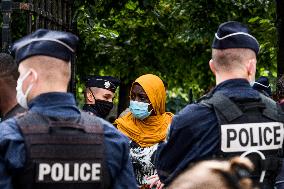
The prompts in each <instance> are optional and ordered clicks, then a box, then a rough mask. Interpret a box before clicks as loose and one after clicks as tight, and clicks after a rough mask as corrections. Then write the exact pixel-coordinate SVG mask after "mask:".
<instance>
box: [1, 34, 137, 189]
mask: <svg viewBox="0 0 284 189" xmlns="http://www.w3.org/2000/svg"><path fill="white" fill-rule="evenodd" d="M77 42H78V38H77V37H76V36H75V35H73V34H71V33H66V32H59V31H50V30H45V29H39V30H37V31H36V32H34V33H32V34H30V35H28V36H26V37H24V38H22V39H20V40H19V41H17V42H16V43H15V44H14V45H13V49H12V50H13V52H14V53H15V60H16V62H17V63H19V68H18V70H19V73H20V76H19V79H18V82H17V101H18V102H19V104H20V105H21V106H23V107H24V108H27V109H29V110H28V111H27V113H26V114H24V115H21V116H18V117H15V118H11V119H8V120H6V121H4V122H2V123H1V124H0V127H1V130H0V159H1V160H0V188H2V189H12V188H14V189H17V188H22V189H38V188H40V189H46V188H52V189H56V188H61V189H64V188H74V189H75V188H78V189H79V188H80V189H81V188H82V189H87V188H116V189H125V188H135V187H136V183H135V178H134V173H133V170H132V167H131V163H130V161H129V149H128V140H127V139H126V137H124V136H123V135H122V134H120V133H119V132H118V131H116V130H115V129H114V128H113V126H112V125H111V124H109V123H108V122H106V121H104V120H102V119H100V118H97V117H95V116H91V115H89V114H87V113H84V112H80V111H79V109H78V108H77V107H76V103H75V99H74V97H73V95H72V94H70V93H67V92H66V91H67V86H68V83H69V81H70V74H71V67H70V60H71V58H72V57H73V56H74V53H75V49H76V45H77Z"/></svg>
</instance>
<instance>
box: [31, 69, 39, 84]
mask: <svg viewBox="0 0 284 189" xmlns="http://www.w3.org/2000/svg"><path fill="white" fill-rule="evenodd" d="M31 73H32V79H31V82H32V83H35V82H37V81H38V73H37V72H36V71H35V70H34V69H32V68H31Z"/></svg>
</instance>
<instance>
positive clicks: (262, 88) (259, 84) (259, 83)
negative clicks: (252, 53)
mask: <svg viewBox="0 0 284 189" xmlns="http://www.w3.org/2000/svg"><path fill="white" fill-rule="evenodd" d="M252 88H253V89H255V90H257V91H258V92H260V93H262V94H264V95H265V96H267V97H271V96H272V92H271V86H270V84H269V79H268V78H267V77H265V76H260V77H259V78H258V79H257V80H256V81H255V82H254V84H253V86H252Z"/></svg>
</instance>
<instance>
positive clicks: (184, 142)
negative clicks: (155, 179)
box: [156, 21, 283, 188]
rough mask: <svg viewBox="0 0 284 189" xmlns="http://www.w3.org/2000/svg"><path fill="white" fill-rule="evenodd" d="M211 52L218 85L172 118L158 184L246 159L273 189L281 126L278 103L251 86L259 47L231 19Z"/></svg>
mask: <svg viewBox="0 0 284 189" xmlns="http://www.w3.org/2000/svg"><path fill="white" fill-rule="evenodd" d="M212 48H213V49H212V59H211V60H210V62H209V66H210V68H211V70H212V72H213V74H214V75H215V77H216V84H217V85H216V87H215V88H214V89H213V90H212V91H211V92H210V93H209V94H207V95H206V96H205V97H203V98H202V99H201V100H200V101H199V102H198V103H194V104H190V105H187V106H186V107H185V108H184V109H183V110H181V111H180V112H179V113H178V114H177V115H176V116H175V117H174V119H173V122H172V125H171V127H170V131H169V136H168V140H167V142H166V143H165V144H163V145H161V147H160V148H159V149H158V152H157V158H156V159H157V161H156V168H157V170H158V175H159V177H160V180H161V181H162V182H163V183H165V184H166V185H168V184H169V183H170V182H171V181H172V180H173V179H174V178H175V177H176V176H177V175H178V174H179V173H180V172H181V171H182V170H184V169H185V168H186V167H187V166H188V165H189V164H190V163H194V162H197V161H199V160H204V159H211V158H228V157H231V156H235V155H242V156H247V157H249V158H250V159H251V160H252V161H253V163H254V165H255V172H254V173H252V174H251V177H252V178H253V179H254V181H255V183H256V184H258V183H260V186H261V187H262V188H273V185H274V182H275V177H276V174H277V172H278V168H279V167H280V166H279V165H280V163H281V160H280V158H279V157H278V154H281V148H282V143H283V123H282V121H281V120H280V113H279V111H280V110H279V109H278V108H277V106H276V103H275V102H274V101H273V100H271V99H269V98H267V97H266V96H264V95H262V94H260V93H258V92H257V91H256V90H254V89H252V87H251V85H250V83H253V82H254V78H255V72H256V55H257V54H258V51H259V44H258V42H257V40H256V39H255V38H254V37H253V36H252V35H250V34H249V31H248V29H247V27H246V26H244V25H243V24H241V23H239V22H234V21H230V22H226V23H223V24H221V25H220V26H219V28H218V31H217V33H216V34H215V38H214V41H213V44H212ZM240 176H241V175H240Z"/></svg>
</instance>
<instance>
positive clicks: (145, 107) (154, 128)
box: [115, 74, 173, 188]
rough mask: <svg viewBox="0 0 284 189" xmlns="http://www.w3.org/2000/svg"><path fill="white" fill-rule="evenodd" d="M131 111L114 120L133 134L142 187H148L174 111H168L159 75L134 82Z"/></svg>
mask: <svg viewBox="0 0 284 189" xmlns="http://www.w3.org/2000/svg"><path fill="white" fill-rule="evenodd" d="M129 109H130V112H128V113H127V114H126V115H124V116H123V117H121V118H118V119H117V120H116V121H115V125H116V126H117V128H118V130H120V131H121V132H122V133H124V134H125V135H126V136H127V137H129V138H130V140H131V142H130V156H131V159H132V163H133V167H134V172H135V175H136V179H137V182H138V184H139V188H149V185H148V181H147V177H149V176H151V175H154V174H156V170H155V167H154V165H153V162H154V157H155V152H156V150H157V147H158V145H159V143H161V142H163V141H164V140H165V139H166V134H167V130H168V126H169V125H170V123H171V121H172V116H173V114H172V113H170V112H165V109H166V91H165V87H164V84H163V81H162V80H161V79H160V78H159V77H158V76H156V75H152V74H147V75H142V76H140V77H139V78H138V79H136V80H135V82H134V83H133V84H132V88H131V91H130V106H129Z"/></svg>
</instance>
